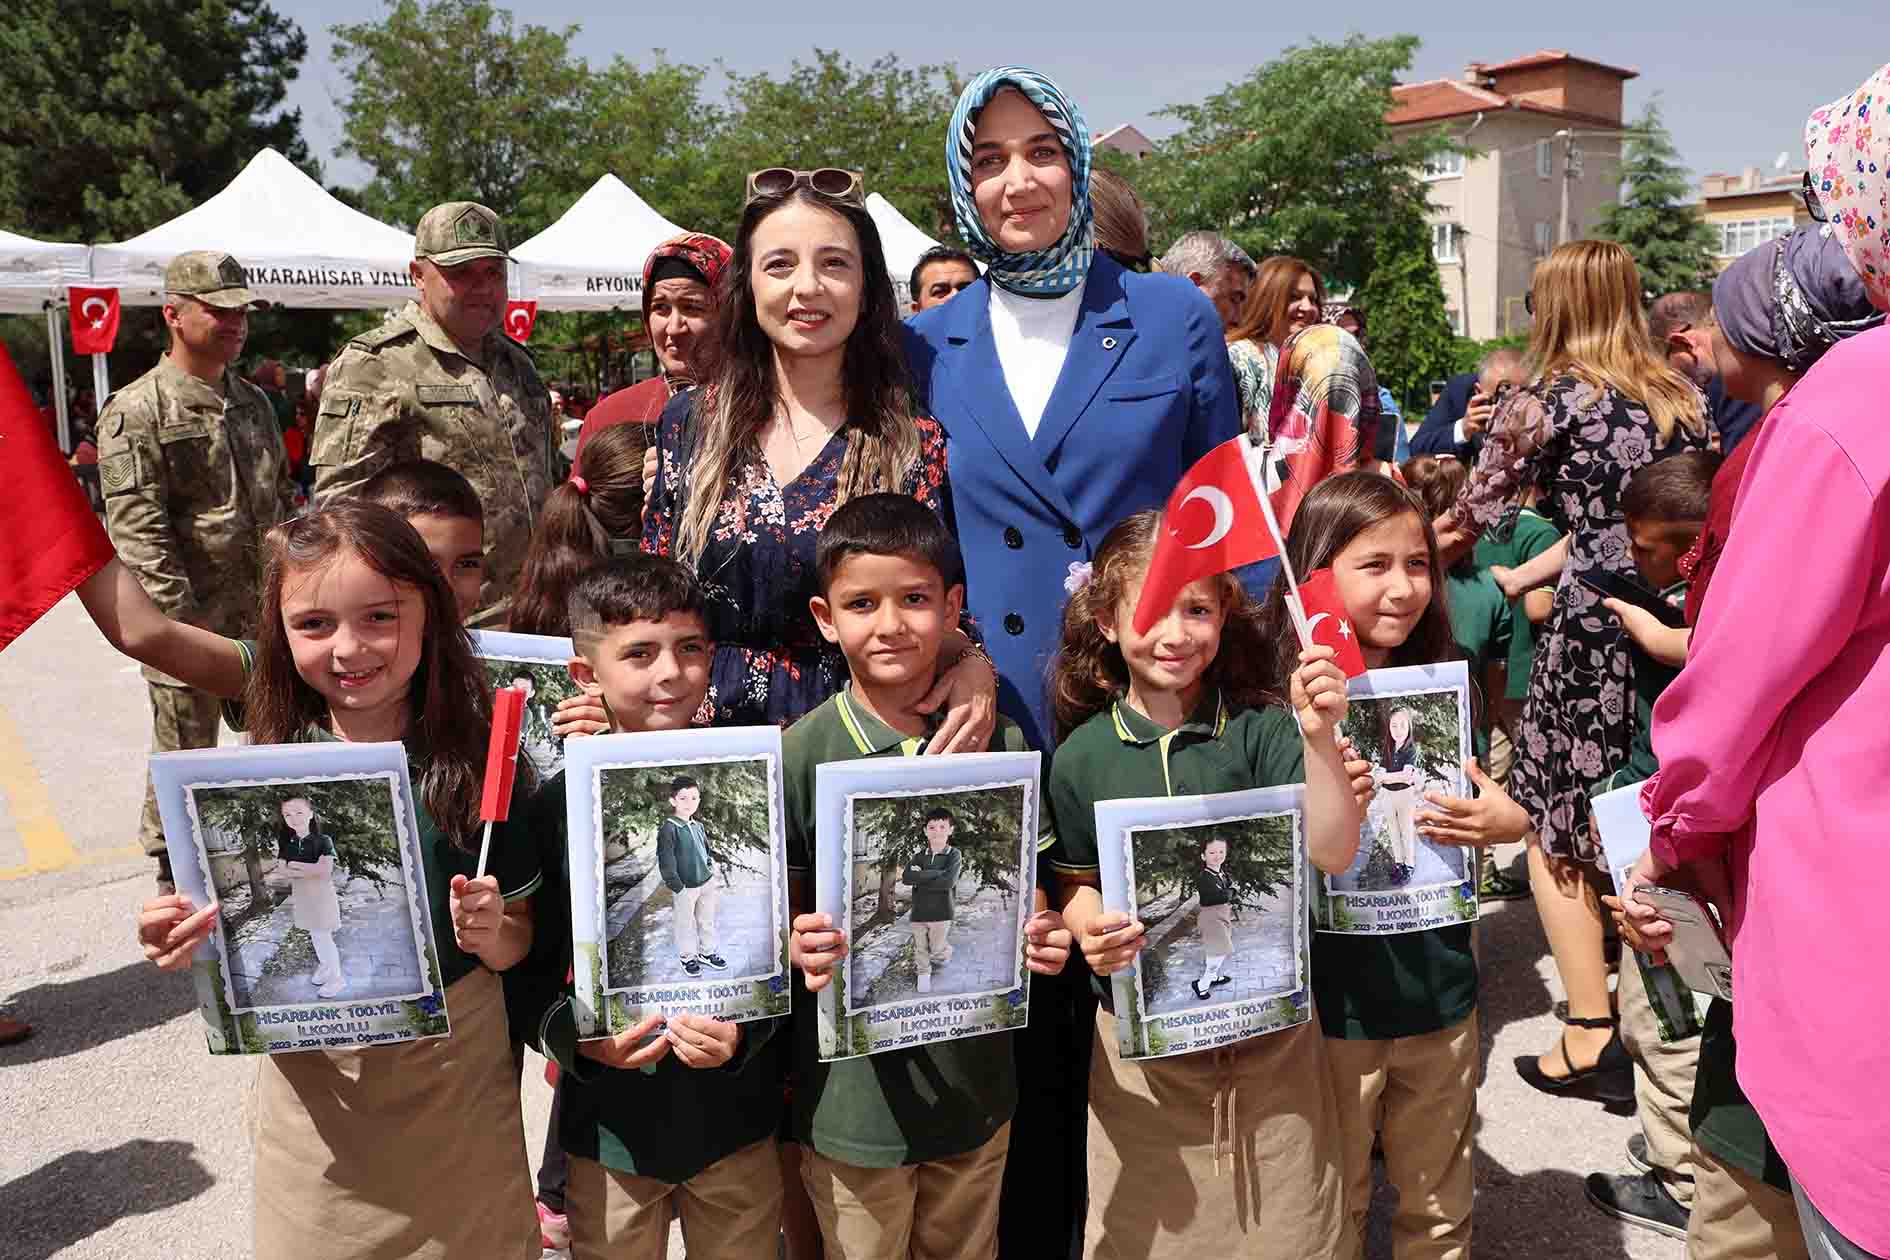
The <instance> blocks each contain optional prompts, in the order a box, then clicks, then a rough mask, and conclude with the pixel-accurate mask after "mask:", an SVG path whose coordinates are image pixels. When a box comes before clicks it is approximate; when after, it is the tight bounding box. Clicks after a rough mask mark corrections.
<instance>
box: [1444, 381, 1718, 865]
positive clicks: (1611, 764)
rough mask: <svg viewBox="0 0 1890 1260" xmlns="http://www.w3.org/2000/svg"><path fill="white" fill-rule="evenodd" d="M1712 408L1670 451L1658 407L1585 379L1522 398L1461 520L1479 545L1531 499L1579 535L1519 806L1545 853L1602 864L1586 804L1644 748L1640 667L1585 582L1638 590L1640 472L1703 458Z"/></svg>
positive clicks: (1541, 683) (1525, 738) (1532, 707)
mask: <svg viewBox="0 0 1890 1260" xmlns="http://www.w3.org/2000/svg"><path fill="white" fill-rule="evenodd" d="M1705 414H1706V399H1705V397H1704V396H1701V398H1700V400H1699V415H1700V417H1701V421H1700V426H1699V428H1698V429H1697V430H1693V429H1689V428H1686V427H1685V426H1676V427H1675V428H1674V431H1673V433H1672V434H1671V435H1670V436H1669V437H1667V438H1664V439H1663V438H1662V437H1661V436H1660V431H1659V429H1658V428H1656V427H1655V424H1654V421H1653V418H1652V417H1651V416H1649V415H1648V414H1647V408H1646V407H1644V406H1643V405H1642V404H1641V403H1639V402H1637V401H1635V400H1634V399H1632V398H1629V397H1627V396H1626V395H1625V394H1622V393H1620V392H1619V391H1617V390H1615V389H1613V388H1611V387H1609V386H1605V385H1596V384H1593V383H1591V382H1589V381H1587V380H1584V379H1583V378H1581V377H1579V376H1576V375H1574V374H1573V373H1565V374H1563V375H1561V376H1556V377H1552V378H1550V379H1549V380H1546V381H1542V382H1540V383H1538V384H1536V385H1533V386H1531V387H1530V388H1529V389H1527V390H1521V391H1518V392H1517V393H1516V394H1514V395H1513V396H1512V397H1511V398H1510V400H1509V401H1508V402H1506V403H1505V404H1504V405H1503V408H1502V410H1501V411H1499V412H1498V413H1497V415H1496V416H1495V417H1494V419H1493V420H1492V421H1491V424H1490V431H1489V437H1488V439H1487V440H1486V441H1485V442H1484V444H1483V454H1482V457H1481V458H1480V459H1478V461H1477V467H1476V471H1475V473H1474V474H1473V475H1472V476H1471V478H1470V481H1469V483H1468V484H1467V485H1465V486H1464V489H1463V496H1462V498H1460V499H1459V500H1458V501H1457V508H1456V516H1457V519H1459V520H1461V521H1463V522H1465V523H1466V524H1467V525H1468V527H1469V528H1470V529H1472V530H1474V531H1476V532H1478V533H1481V532H1482V531H1483V530H1485V529H1488V528H1489V527H1491V526H1492V525H1495V524H1496V522H1497V521H1499V520H1501V519H1502V518H1503V516H1504V515H1505V514H1506V513H1507V512H1509V511H1510V510H1511V509H1512V508H1513V507H1514V506H1515V504H1516V502H1517V501H1518V500H1519V499H1521V498H1522V497H1523V495H1524V494H1526V493H1527V491H1528V490H1529V489H1530V488H1531V487H1534V488H1535V489H1537V490H1538V491H1540V493H1541V498H1540V500H1538V502H1537V504H1536V510H1537V511H1538V512H1540V513H1542V514H1543V515H1544V516H1546V517H1548V518H1549V520H1550V521H1552V522H1554V524H1555V527H1556V528H1557V529H1559V530H1561V531H1562V532H1563V533H1566V534H1567V535H1568V536H1569V558H1568V567H1567V568H1566V569H1565V570H1564V571H1563V573H1562V581H1561V583H1560V585H1558V586H1557V587H1556V590H1555V605H1554V611H1553V612H1551V613H1550V614H1549V620H1548V622H1547V623H1546V624H1545V625H1544V627H1543V629H1542V631H1541V632H1539V635H1538V637H1537V639H1536V660H1535V665H1534V666H1533V667H1532V669H1531V672H1530V675H1529V695H1528V697H1527V699H1525V700H1524V701H1523V712H1522V723H1521V741H1522V746H1521V747H1520V748H1519V749H1517V753H1516V761H1515V764H1514V766H1513V767H1512V768H1511V770H1510V777H1509V794H1510V796H1512V797H1513V798H1515V801H1516V803H1517V804H1518V805H1521V806H1522V807H1523V809H1524V810H1525V811H1527V812H1528V814H1529V817H1530V818H1531V819H1532V820H1534V822H1535V825H1536V831H1537V833H1538V834H1539V835H1540V836H1541V837H1542V847H1543V851H1544V852H1546V853H1549V854H1552V855H1554V856H1556V857H1575V858H1579V859H1581V860H1583V861H1597V860H1599V849H1598V847H1597V846H1596V844H1595V841H1594V837H1593V836H1591V835H1590V834H1589V831H1588V825H1587V818H1588V814H1587V791H1588V787H1589V785H1590V784H1593V783H1595V782H1597V781H1598V780H1600V779H1603V778H1606V777H1607V776H1608V775H1609V774H1612V773H1613V772H1614V771H1615V770H1616V769H1618V768H1619V767H1621V766H1622V765H1624V764H1626V762H1627V759H1628V754H1629V753H1630V752H1631V751H1632V746H1633V738H1634V661H1633V657H1632V656H1631V655H1630V653H1629V650H1628V649H1629V640H1628V636H1627V632H1626V631H1625V630H1623V629H1622V628H1621V623H1620V621H1619V620H1617V619H1616V618H1615V616H1614V615H1613V614H1612V613H1610V612H1609V611H1608V610H1607V609H1605V608H1603V607H1602V606H1601V596H1599V595H1597V594H1595V592H1594V591H1593V590H1591V589H1590V588H1588V587H1586V586H1583V585H1582V584H1581V583H1580V582H1579V581H1577V580H1576V577H1577V575H1579V574H1583V573H1592V572H1595V571H1597V570H1600V571H1603V572H1607V573H1614V574H1619V575H1620V576H1622V577H1625V578H1629V579H1631V580H1634V581H1639V578H1638V577H1636V574H1635V570H1634V558H1633V555H1632V554H1631V552H1630V551H1629V547H1628V532H1627V522H1626V521H1625V519H1624V518H1623V517H1622V515H1621V492H1622V491H1623V490H1624V489H1626V488H1627V483H1628V478H1630V477H1632V476H1633V475H1634V474H1635V473H1636V472H1637V471H1639V470H1640V469H1641V468H1644V467H1645V466H1647V465H1648V464H1651V463H1653V462H1654V461H1655V460H1658V459H1665V458H1666V457H1667V456H1669V455H1678V454H1680V453H1681V452H1683V451H1696V450H1705V449H1706V446H1707V442H1708V438H1709V431H1708V428H1707V425H1706V424H1705V420H1704V417H1705Z"/></svg>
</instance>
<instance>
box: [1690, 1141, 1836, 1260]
mask: <svg viewBox="0 0 1890 1260" xmlns="http://www.w3.org/2000/svg"><path fill="white" fill-rule="evenodd" d="M1692 1167H1693V1213H1692V1215H1691V1216H1690V1217H1689V1218H1688V1219H1687V1260H1811V1257H1810V1252H1809V1251H1808V1250H1807V1249H1806V1247H1805V1236H1804V1234H1803V1233H1802V1232H1800V1230H1799V1227H1798V1205H1797V1204H1795V1203H1793V1202H1792V1196H1791V1195H1789V1194H1787V1193H1786V1192H1785V1191H1783V1190H1780V1189H1777V1188H1775V1187H1773V1186H1770V1185H1768V1184H1766V1183H1765V1182H1764V1181H1762V1180H1761V1179H1759V1178H1757V1177H1754V1176H1753V1175H1751V1174H1750V1173H1748V1172H1746V1171H1745V1170H1744V1169H1741V1168H1737V1167H1734V1166H1733V1165H1732V1164H1723V1163H1721V1162H1720V1161H1719V1159H1718V1158H1717V1157H1715V1156H1714V1155H1713V1154H1712V1153H1711V1152H1710V1151H1703V1150H1701V1149H1700V1148H1699V1147H1697V1146H1696V1147H1694V1148H1693V1164H1692Z"/></svg>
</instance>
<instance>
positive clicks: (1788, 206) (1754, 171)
mask: <svg viewBox="0 0 1890 1260" xmlns="http://www.w3.org/2000/svg"><path fill="white" fill-rule="evenodd" d="M1804 179H1805V172H1804V171H1803V170H1802V169H1800V170H1795V171H1792V172H1791V173H1789V174H1784V173H1778V174H1766V173H1764V172H1762V171H1760V170H1759V168H1758V167H1756V166H1748V167H1747V168H1746V169H1745V170H1743V171H1741V172H1739V174H1737V175H1718V174H1715V175H1708V176H1706V177H1704V178H1703V179H1701V180H1700V205H1699V210H1700V217H1701V218H1703V219H1705V220H1706V223H1707V226H1708V227H1710V228H1712V229H1713V237H1714V249H1713V253H1714V259H1713V261H1714V263H1715V264H1716V265H1717V266H1718V267H1719V269H1720V270H1721V271H1724V270H1726V267H1727V265H1728V264H1730V263H1731V262H1732V260H1733V259H1735V258H1737V257H1739V255H1741V254H1743V253H1745V252H1746V251H1747V250H1749V249H1756V248H1757V247H1758V246H1760V245H1763V244H1764V243H1765V242H1767V241H1769V240H1772V239H1774V238H1776V237H1780V236H1784V235H1785V234H1786V233H1788V232H1790V231H1791V230H1792V229H1793V228H1795V227H1797V226H1798V225H1799V224H1800V223H1809V222H1811V214H1810V212H1808V211H1807V210H1806V209H1805V200H1804V196H1803V195H1802V192H1801V190H1802V189H1803V187H1804Z"/></svg>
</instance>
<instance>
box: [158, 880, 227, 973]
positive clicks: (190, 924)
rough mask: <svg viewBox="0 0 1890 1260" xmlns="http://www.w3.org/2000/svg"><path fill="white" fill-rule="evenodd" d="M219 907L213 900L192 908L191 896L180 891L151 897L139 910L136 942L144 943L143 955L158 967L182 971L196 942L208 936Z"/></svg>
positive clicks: (201, 942) (214, 922)
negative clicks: (202, 905) (200, 907)
mask: <svg viewBox="0 0 1890 1260" xmlns="http://www.w3.org/2000/svg"><path fill="white" fill-rule="evenodd" d="M221 909H222V906H221V905H219V904H218V903H217V902H214V901H213V902H211V903H210V904H209V905H207V906H205V907H204V908H203V909H201V910H194V909H193V906H192V904H191V900H190V898H188V897H186V896H184V895H182V894H181V893H172V894H171V895H169V896H165V897H153V898H151V900H149V901H147V902H145V903H144V906H143V907H142V908H141V909H140V910H139V911H138V944H140V945H142V946H143V947H144V956H145V958H146V959H148V960H149V961H151V962H153V963H156V964H157V966H158V969H159V970H161V971H183V970H184V969H186V968H187V967H189V966H190V957H191V955H192V954H194V953H196V952H197V946H199V945H201V944H203V943H204V941H205V940H206V939H207V938H208V937H209V935H210V929H211V928H212V927H214V926H215V925H216V916H217V912H218V911H219V910H221Z"/></svg>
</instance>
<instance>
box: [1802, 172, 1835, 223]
mask: <svg viewBox="0 0 1890 1260" xmlns="http://www.w3.org/2000/svg"><path fill="white" fill-rule="evenodd" d="M1804 191H1805V213H1806V214H1808V215H1810V216H1811V217H1812V220H1813V221H1814V222H1817V223H1829V222H1830V221H1831V220H1830V218H1829V217H1828V216H1827V215H1826V214H1825V210H1824V200H1823V199H1822V198H1821V197H1819V196H1818V190H1817V189H1816V188H1814V187H1812V184H1811V172H1810V171H1806V172H1805V186H1804Z"/></svg>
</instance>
